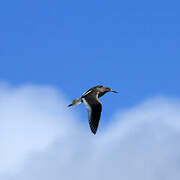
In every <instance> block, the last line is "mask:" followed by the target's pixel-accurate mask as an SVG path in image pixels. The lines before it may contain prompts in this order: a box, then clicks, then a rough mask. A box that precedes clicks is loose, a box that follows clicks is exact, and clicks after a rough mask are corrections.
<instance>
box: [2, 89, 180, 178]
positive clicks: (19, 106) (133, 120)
mask: <svg viewBox="0 0 180 180" xmlns="http://www.w3.org/2000/svg"><path fill="white" fill-rule="evenodd" d="M67 104H68V103H67V102H66V100H65V99H64V97H63V96H62V95H60V93H58V92H57V91H56V90H55V89H53V88H49V87H39V86H25V87H20V88H12V87H1V91H0V117H2V119H1V121H0V125H1V126H0V138H1V139H2V140H1V141H0V147H3V148H1V149H0V159H2V161H0V177H2V178H1V179H2V180H24V179H25V180H32V179H33V180H49V179H53V180H59V179H63V180H71V179H78V180H84V179H86V180H90V179H95V180H99V179H104V180H109V179H114V180H115V179H123V180H129V179H135V180H144V179H146V180H169V179H171V180H179V179H180V151H179V149H180V141H179V139H180V111H179V109H180V101H179V100H175V99H171V98H160V97H159V98H153V99H149V100H146V101H145V102H144V103H141V104H140V105H137V106H136V107H133V108H131V109H128V110H125V111H123V112H122V111H121V112H118V113H117V114H116V115H115V118H112V120H111V124H108V125H107V126H106V129H102V131H101V132H99V133H97V135H95V136H94V135H92V134H91V133H90V130H89V129H86V128H84V126H83V124H82V123H81V122H80V121H78V116H77V115H76V114H74V113H73V112H72V111H71V110H67V108H66V105H67ZM101 123H103V121H101Z"/></svg>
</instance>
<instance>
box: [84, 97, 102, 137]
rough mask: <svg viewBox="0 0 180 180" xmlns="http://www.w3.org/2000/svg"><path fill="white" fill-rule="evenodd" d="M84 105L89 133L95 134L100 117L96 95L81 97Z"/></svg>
mask: <svg viewBox="0 0 180 180" xmlns="http://www.w3.org/2000/svg"><path fill="white" fill-rule="evenodd" d="M83 101H84V104H85V106H86V108H87V110H88V119H89V125H90V128H91V131H92V132H93V133H94V134H96V131H97V128H98V125H99V120H100V117H101V111H102V105H101V103H100V102H99V100H98V99H97V95H96V94H94V93H89V94H88V95H86V96H84V97H83Z"/></svg>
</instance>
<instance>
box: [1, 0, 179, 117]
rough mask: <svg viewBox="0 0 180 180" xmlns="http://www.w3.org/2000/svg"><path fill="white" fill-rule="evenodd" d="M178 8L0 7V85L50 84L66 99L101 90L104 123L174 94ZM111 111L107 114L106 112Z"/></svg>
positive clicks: (154, 4)
mask: <svg viewBox="0 0 180 180" xmlns="http://www.w3.org/2000/svg"><path fill="white" fill-rule="evenodd" d="M178 7H179V2H178V1H173V2H165V1H149V2H147V1H146V2H144V1H123V2H121V1H94V0H93V1H88V2H87V1H50V0H49V1H48V0H43V1H30V2H27V1H10V2H9V1H3V2H1V5H0V21H1V28H0V39H1V41H0V49H1V51H0V62H1V63H0V64H1V67H0V78H1V80H2V81H8V82H9V83H11V84H13V85H19V84H24V83H32V84H43V85H44V84H45V85H52V86H55V87H57V88H59V89H60V90H61V91H63V93H64V94H66V96H67V97H69V99H70V100H71V99H73V98H75V97H77V96H80V95H81V93H82V92H84V91H85V90H87V89H88V88H90V87H92V86H94V85H97V84H103V85H106V86H110V87H112V88H113V89H115V90H118V91H119V92H120V94H119V95H118V96H110V95H108V96H107V97H103V99H105V100H106V101H105V102H106V104H105V105H104V108H105V109H109V110H108V111H105V112H104V115H105V117H107V119H108V118H109V117H110V116H111V114H112V112H114V111H116V110H117V109H118V108H123V107H129V106H132V105H134V104H136V103H137V102H139V101H142V100H143V99H144V98H148V97H151V96H156V95H167V96H179V95H180V85H179V77H180V71H179V67H180V60H179V59H180V51H179V47H180V35H179V32H180V23H179V19H180V13H179V8H178ZM110 107H111V108H110Z"/></svg>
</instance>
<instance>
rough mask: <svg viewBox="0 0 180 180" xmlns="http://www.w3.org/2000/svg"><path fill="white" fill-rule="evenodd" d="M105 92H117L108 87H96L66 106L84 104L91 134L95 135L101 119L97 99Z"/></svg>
mask: <svg viewBox="0 0 180 180" xmlns="http://www.w3.org/2000/svg"><path fill="white" fill-rule="evenodd" d="M107 92H114V93H117V91H114V90H112V89H111V88H109V87H104V86H101V85H98V86H95V87H92V88H91V89H89V90H87V91H86V92H85V93H83V94H82V96H81V97H80V98H77V99H74V100H73V101H72V104H69V105H68V107H71V106H76V105H78V104H81V103H82V102H83V103H84V104H85V107H86V109H87V110H88V120H89V125H90V129H91V131H92V133H93V134H96V132H97V129H98V125H99V120H100V117H101V111H102V104H101V102H100V101H99V98H100V97H101V96H103V95H104V94H105V93H107Z"/></svg>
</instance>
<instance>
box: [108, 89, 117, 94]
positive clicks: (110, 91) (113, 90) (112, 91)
mask: <svg viewBox="0 0 180 180" xmlns="http://www.w3.org/2000/svg"><path fill="white" fill-rule="evenodd" d="M110 92H113V93H118V92H117V91H114V90H112V89H111V90H110Z"/></svg>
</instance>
